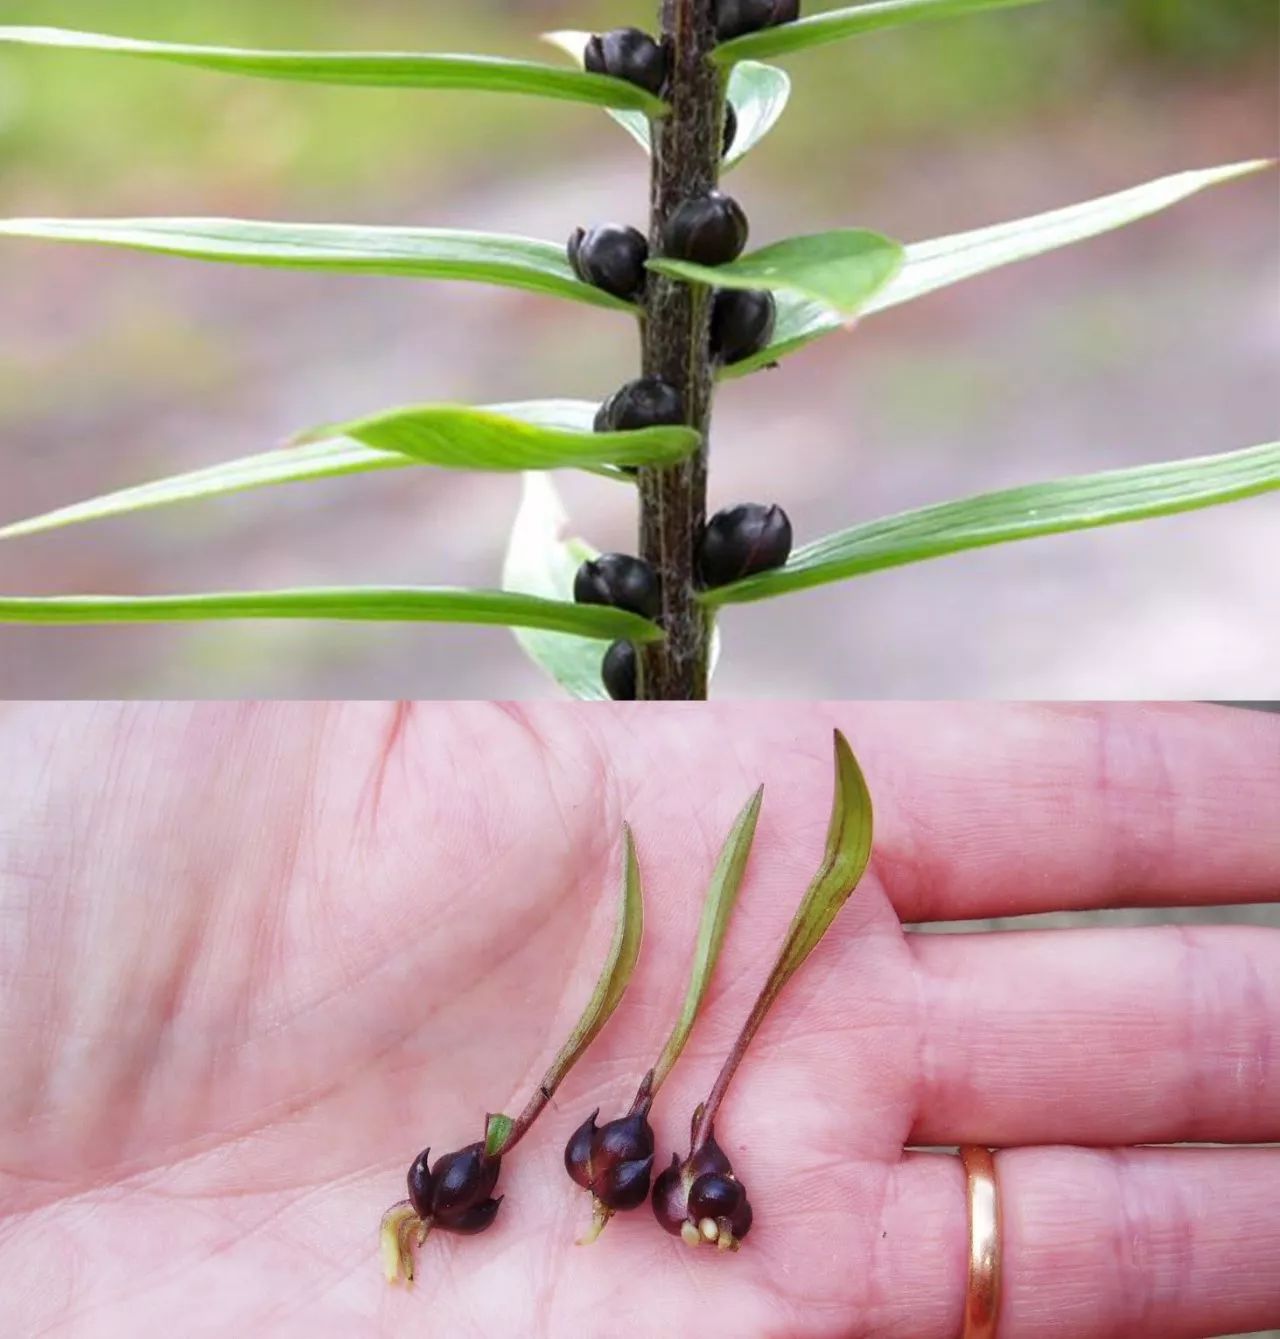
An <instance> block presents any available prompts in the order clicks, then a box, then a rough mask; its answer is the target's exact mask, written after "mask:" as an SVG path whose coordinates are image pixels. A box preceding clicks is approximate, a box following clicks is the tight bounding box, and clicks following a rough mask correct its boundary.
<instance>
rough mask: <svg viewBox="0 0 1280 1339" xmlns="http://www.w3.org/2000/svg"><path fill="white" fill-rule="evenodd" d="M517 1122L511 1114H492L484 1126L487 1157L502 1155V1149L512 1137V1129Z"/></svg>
mask: <svg viewBox="0 0 1280 1339" xmlns="http://www.w3.org/2000/svg"><path fill="white" fill-rule="evenodd" d="M515 1127H516V1123H515V1121H514V1120H512V1118H511V1117H510V1116H504V1115H502V1114H501V1112H499V1113H497V1114H496V1115H492V1116H490V1117H489V1118H488V1119H487V1120H486V1121H485V1126H484V1151H485V1155H486V1157H490V1158H495V1157H498V1156H500V1155H501V1153H502V1150H503V1149H504V1148H506V1146H507V1143H508V1141H509V1140H510V1139H511V1134H512V1131H513V1130H514V1129H515Z"/></svg>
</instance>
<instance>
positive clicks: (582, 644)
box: [502, 474, 608, 701]
mask: <svg viewBox="0 0 1280 1339" xmlns="http://www.w3.org/2000/svg"><path fill="white" fill-rule="evenodd" d="M568 524H569V518H568V516H567V515H566V514H565V510H564V506H563V504H562V503H561V501H560V498H559V495H558V494H557V493H556V490H555V486H554V485H553V484H552V482H551V480H550V479H548V478H547V477H546V475H543V474H526V475H525V476H524V492H523V495H522V497H521V501H520V509H519V511H518V512H517V513H516V519H515V524H514V525H513V526H512V527H511V539H510V541H509V543H508V546H507V557H506V562H505V564H504V565H503V569H502V585H503V588H504V589H506V590H510V591H519V592H522V593H524V594H526V595H535V596H541V597H542V598H543V599H547V600H556V601H564V602H568V601H572V599H573V578H574V576H575V575H576V574H577V571H578V568H579V567H581V565H582V564H583V563H584V562H586V560H587V559H588V558H594V557H596V554H597V550H596V549H594V548H593V547H592V546H591V545H589V544H587V543H586V542H585V541H584V540H581V539H575V538H571V537H569V536H568V535H567V530H568ZM513 631H514V633H515V638H516V641H518V642H519V643H520V647H521V649H522V650H523V651H524V653H525V654H526V655H527V656H528V657H529V659H530V660H532V661H533V663H534V664H535V665H537V666H539V667H540V668H541V669H543V670H545V671H546V672H547V673H548V674H549V675H550V676H551V677H552V678H553V679H554V680H555V681H556V682H557V683H558V684H559V685H560V686H561V687H562V688H563V689H564V690H565V691H566V692H567V693H568V694H569V695H570V696H571V697H576V698H579V699H583V700H586V701H604V700H605V699H606V698H607V697H608V694H607V693H606V692H605V689H604V683H603V681H602V680H601V677H600V674H601V670H600V666H601V661H602V660H603V658H604V648H603V647H602V646H601V645H600V643H599V642H598V641H590V640H587V639H585V638H583V637H572V636H566V635H564V634H563V633H559V632H546V631H543V630H541V629H536V628H516V629H513Z"/></svg>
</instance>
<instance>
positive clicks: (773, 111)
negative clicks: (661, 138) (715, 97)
mask: <svg viewBox="0 0 1280 1339" xmlns="http://www.w3.org/2000/svg"><path fill="white" fill-rule="evenodd" d="M543 37H544V39H545V40H546V41H548V42H550V43H551V44H552V46H556V47H559V48H560V50H561V51H564V52H566V53H567V54H568V55H569V56H571V57H572V58H573V60H574V61H575V62H576V63H577V64H578V65H581V64H582V53H583V49H584V48H585V47H586V45H587V41H588V40H589V38H590V37H591V34H590V33H587V32H579V31H570V30H561V31H559V32H554V33H544V34H543ZM726 94H727V96H728V99H729V101H730V102H731V103H732V104H733V110H734V111H735V112H736V113H737V116H738V133H737V135H736V137H735V138H734V141H733V147H732V148H731V149H730V150H729V153H728V155H727V156H726V157H725V160H724V162H723V163H722V164H721V170H722V171H723V172H728V171H729V170H730V169H732V168H734V167H736V166H737V165H738V164H739V163H740V162H742V160H743V159H744V158H745V157H746V156H747V155H748V154H749V153H750V152H751V150H752V149H754V148H755V147H756V145H757V144H759V143H760V141H761V140H762V139H764V137H765V136H766V135H767V134H768V133H769V132H770V131H771V130H772V129H773V128H774V126H776V125H777V124H778V122H779V121H780V120H781V119H782V113H783V112H784V111H786V108H787V102H788V100H789V99H790V97H791V79H790V77H789V76H788V75H787V73H786V71H785V70H780V69H778V68H777V66H775V65H761V64H760V63H759V62H757V61H752V60H745V61H740V62H739V63H738V64H737V65H735V66H734V67H733V69H732V71H731V72H730V74H729V83H728V87H727V89H726ZM609 115H610V116H612V117H613V119H614V120H615V121H617V123H618V124H619V125H620V126H621V127H622V128H623V129H624V130H625V131H626V132H627V134H629V135H630V136H631V138H632V139H634V140H635V141H636V143H637V144H639V145H640V147H641V148H642V149H643V150H644V151H645V153H652V152H653V137H652V134H651V133H650V129H649V118H648V116H646V115H645V114H644V113H643V112H630V111H621V110H618V109H614V108H611V109H610V110H609Z"/></svg>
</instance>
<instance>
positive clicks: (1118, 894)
mask: <svg viewBox="0 0 1280 1339" xmlns="http://www.w3.org/2000/svg"><path fill="white" fill-rule="evenodd" d="M871 711H872V715H871V718H870V720H869V721H868V723H867V728H866V729H865V730H860V729H859V721H858V719H857V718H856V717H855V718H854V719H853V720H852V721H851V722H850V725H851V727H852V733H851V734H850V738H851V740H852V742H853V744H854V747H855V748H856V749H860V751H861V753H862V754H863V756H864V757H865V760H866V762H867V765H868V769H869V771H868V776H869V780H870V782H871V788H872V794H873V796H874V798H875V802H876V820H877V832H876V855H875V866H874V868H875V869H876V871H877V872H878V873H879V875H880V877H881V878H882V880H883V881H884V884H885V887H886V890H887V891H888V893H889V896H890V898H891V899H892V901H893V903H894V905H895V907H896V908H897V910H898V914H899V915H900V916H901V917H902V918H903V920H907V921H931V920H961V919H967V918H974V917H988V916H1016V915H1023V914H1025V913H1030V912H1041V911H1066V910H1076V909H1084V908H1096V907H1119V906H1143V905H1158V906H1172V905H1180V904H1181V905H1215V904H1221V903H1229V902H1248V901H1255V900H1256V901H1274V900H1276V899H1277V898H1280V823H1277V822H1276V813H1277V812H1278V811H1280V720H1277V719H1275V718H1272V717H1269V716H1264V715H1262V714H1260V713H1247V712H1242V711H1234V710H1229V709H1225V708H1215V707H1198V706H1183V705H1170V706H1151V705H1126V704H1117V705H1106V706H1089V707H1083V706H1082V707H1053V706H1040V705H1029V706H1023V705H1003V704H1001V705H992V706H986V705H974V706H964V707H959V706H954V705H941V704H939V705H937V706H902V707H895V708H892V709H871Z"/></svg>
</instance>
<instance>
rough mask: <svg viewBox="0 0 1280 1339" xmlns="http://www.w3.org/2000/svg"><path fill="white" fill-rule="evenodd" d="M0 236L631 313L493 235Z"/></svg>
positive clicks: (340, 228) (118, 223)
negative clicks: (508, 293)
mask: <svg viewBox="0 0 1280 1339" xmlns="http://www.w3.org/2000/svg"><path fill="white" fill-rule="evenodd" d="M0 236H5V237H23V238H32V239H37V240H43V241H53V242H81V243H88V244H91V245H97V246H115V247H126V248H128V249H130V250H134V251H151V252H155V253H158V254H160V255H169V256H183V257H186V258H187V259H189V260H208V261H218V262H223V263H228V264H234V265H262V266H268V267H274V268H281V269H294V270H326V271H334V272H340V273H355V274H384V275H399V276H402V277H404V276H407V277H409V278H417V279H458V280H469V281H472V282H478V283H486V284H498V285H501V286H504V287H507V288H520V289H527V290H529V291H531V292H534V293H546V294H550V295H552V296H554V297H562V298H572V299H574V300H575V301H577V302H585V303H588V304H589V305H591V306H595V307H608V308H610V309H612V310H615V311H626V312H634V311H635V308H634V307H632V306H631V305H630V304H629V303H626V302H623V301H622V300H621V299H620V298H615V297H612V296H611V295H610V294H608V293H606V292H605V291H604V290H603V289H602V288H594V287H592V286H591V285H590V284H584V283H582V282H581V280H579V279H578V278H577V276H576V275H575V274H574V273H573V270H572V269H570V267H569V261H568V258H567V257H566V255H565V249H564V247H563V246H556V245H553V244H552V243H551V242H539V241H535V240H532V239H530V238H527V237H508V236H505V235H503V234H499V233H480V232H462V231H450V230H447V229H441V228H373V227H359V226H347V225H344V224H338V223H259V222H250V221H246V220H243V219H163V218H156V219H6V220H0Z"/></svg>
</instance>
